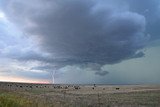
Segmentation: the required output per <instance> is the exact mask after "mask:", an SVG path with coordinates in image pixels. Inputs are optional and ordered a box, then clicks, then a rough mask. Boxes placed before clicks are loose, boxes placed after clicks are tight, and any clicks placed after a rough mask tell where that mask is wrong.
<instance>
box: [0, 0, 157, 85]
mask: <svg viewBox="0 0 160 107" xmlns="http://www.w3.org/2000/svg"><path fill="white" fill-rule="evenodd" d="M159 28H160V1H159V0H123V1H122V0H63V1H62V0H0V81H16V82H34V83H52V82H54V83H82V84H83V83H84V84H89V83H92V84H93V83H98V84H160V79H159V77H160V66H159V64H160V54H159V53H160V30H159ZM53 77H54V80H53Z"/></svg>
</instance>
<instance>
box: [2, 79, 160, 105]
mask: <svg viewBox="0 0 160 107" xmlns="http://www.w3.org/2000/svg"><path fill="white" fill-rule="evenodd" d="M0 107H160V86H159V85H71V84H70V85H67V84H65V85H64V84H61V85H60V84H54V85H53V84H27V83H8V82H0Z"/></svg>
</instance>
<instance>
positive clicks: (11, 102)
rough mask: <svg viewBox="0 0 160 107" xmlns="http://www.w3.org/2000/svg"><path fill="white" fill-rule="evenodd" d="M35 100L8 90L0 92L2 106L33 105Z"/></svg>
mask: <svg viewBox="0 0 160 107" xmlns="http://www.w3.org/2000/svg"><path fill="white" fill-rule="evenodd" d="M32 105H33V102H32V101H30V100H27V99H25V98H23V97H22V96H17V95H16V94H14V93H13V94H11V93H7V92H0V107H31V106H32Z"/></svg>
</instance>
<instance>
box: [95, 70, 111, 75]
mask: <svg viewBox="0 0 160 107" xmlns="http://www.w3.org/2000/svg"><path fill="white" fill-rule="evenodd" d="M108 73H109V72H108V71H97V72H95V74H96V75H99V76H105V75H107V74H108Z"/></svg>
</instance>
